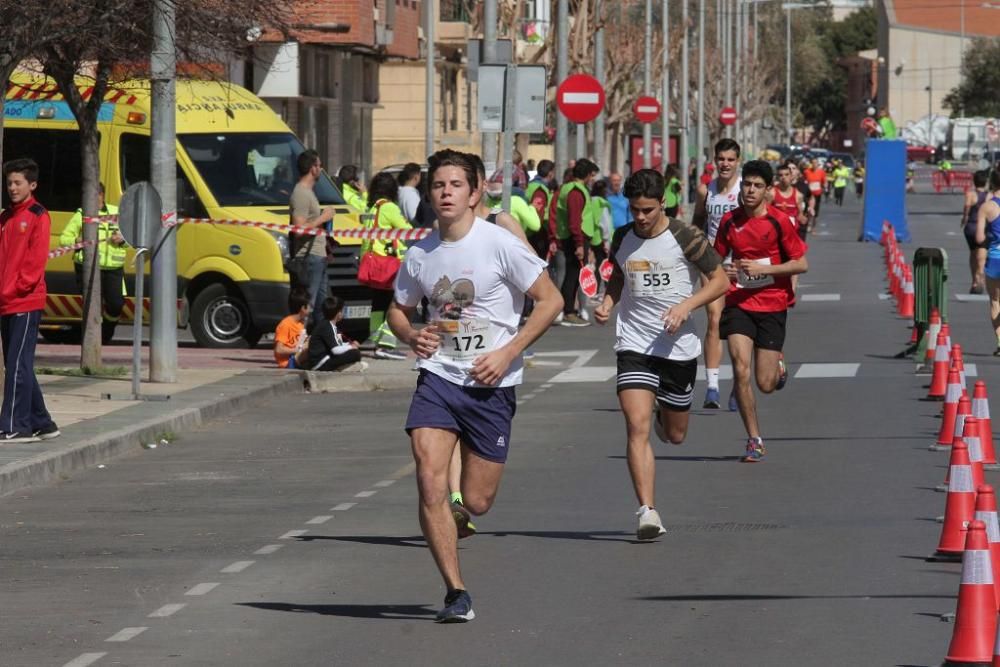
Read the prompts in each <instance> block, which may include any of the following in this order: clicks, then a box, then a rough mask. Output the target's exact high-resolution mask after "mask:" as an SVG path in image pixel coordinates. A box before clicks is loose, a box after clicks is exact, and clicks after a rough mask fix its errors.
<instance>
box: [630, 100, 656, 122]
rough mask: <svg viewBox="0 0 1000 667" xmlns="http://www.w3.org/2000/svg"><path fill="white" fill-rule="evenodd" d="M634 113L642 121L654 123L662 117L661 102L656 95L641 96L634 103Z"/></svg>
mask: <svg viewBox="0 0 1000 667" xmlns="http://www.w3.org/2000/svg"><path fill="white" fill-rule="evenodd" d="M632 113H634V114H635V119H636V120H638V121H639V122H640V123H652V122H654V121H656V120H657V119H659V117H660V103H659V102H658V101H657V100H656V98H655V97H640V98H639V99H637V100H636V101H635V104H633V105H632Z"/></svg>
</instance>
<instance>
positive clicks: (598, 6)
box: [594, 0, 611, 174]
mask: <svg viewBox="0 0 1000 667" xmlns="http://www.w3.org/2000/svg"><path fill="white" fill-rule="evenodd" d="M603 4H604V3H603V2H602V0H595V3H594V13H595V14H596V15H597V22H598V23H597V25H599V26H601V27H599V28H598V29H597V32H596V33H594V76H595V77H596V78H597V81H598V82H599V83H600V84H601V87H602V88H603V87H604V83H605V80H606V77H605V76H604V7H603V6H602V5H603ZM606 132H607V130H606V129H605V127H604V109H601V113H599V114H597V118H595V119H594V162H596V163H597V166H598V167H600V168H601V171H602V172H603V173H605V174H609V173H611V170H610V169H609V168H608V165H606V164H604V135H605V133H606Z"/></svg>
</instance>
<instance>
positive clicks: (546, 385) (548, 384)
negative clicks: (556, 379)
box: [539, 382, 552, 389]
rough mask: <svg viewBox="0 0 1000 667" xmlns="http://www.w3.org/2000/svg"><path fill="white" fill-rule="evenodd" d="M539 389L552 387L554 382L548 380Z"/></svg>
mask: <svg viewBox="0 0 1000 667" xmlns="http://www.w3.org/2000/svg"><path fill="white" fill-rule="evenodd" d="M539 389H552V383H551V382H546V383H545V384H543V385H542V386H541V387H539Z"/></svg>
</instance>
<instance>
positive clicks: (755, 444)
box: [742, 436, 764, 463]
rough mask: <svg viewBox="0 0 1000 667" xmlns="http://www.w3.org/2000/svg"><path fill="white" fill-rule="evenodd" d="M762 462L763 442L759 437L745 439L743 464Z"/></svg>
mask: <svg viewBox="0 0 1000 667" xmlns="http://www.w3.org/2000/svg"><path fill="white" fill-rule="evenodd" d="M763 460H764V440H763V438H761V437H759V436H758V437H756V438H748V439H747V451H746V453H745V454H744V455H743V459H742V461H743V463H760V462H761V461H763Z"/></svg>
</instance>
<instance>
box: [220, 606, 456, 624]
mask: <svg viewBox="0 0 1000 667" xmlns="http://www.w3.org/2000/svg"><path fill="white" fill-rule="evenodd" d="M236 604H237V605H239V606H241V607H253V608H254V609H263V610H264V611H290V612H295V613H299V614H322V615H324V616H345V617H348V618H378V619H383V620H396V621H399V620H410V621H423V620H429V619H432V618H433V617H434V615H435V614H436V613H437V612H436V611H435V610H433V609H430V608H428V606H427V605H416V604H293V603H291V602H237V603H236Z"/></svg>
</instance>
